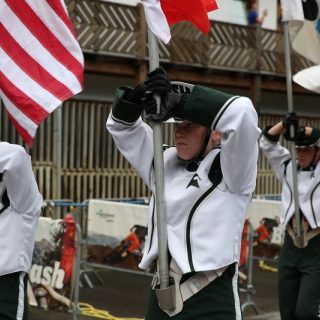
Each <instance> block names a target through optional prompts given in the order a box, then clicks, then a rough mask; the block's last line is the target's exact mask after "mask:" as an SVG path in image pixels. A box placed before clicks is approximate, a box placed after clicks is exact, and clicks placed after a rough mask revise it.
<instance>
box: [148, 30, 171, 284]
mask: <svg viewBox="0 0 320 320" xmlns="http://www.w3.org/2000/svg"><path fill="white" fill-rule="evenodd" d="M148 44H149V68H150V71H151V70H154V69H155V68H157V67H159V48H158V42H157V39H156V37H155V36H154V34H153V33H152V32H151V31H150V29H149V28H148ZM155 98H156V100H157V105H158V112H159V109H160V97H159V96H156V97H155ZM152 129H153V146H154V170H155V181H156V183H155V188H156V191H155V201H156V211H157V235H158V272H159V280H160V289H166V288H168V287H169V266H168V237H167V214H166V210H165V208H166V206H165V200H164V174H163V172H164V164H163V141H162V126H161V123H153V125H152Z"/></svg>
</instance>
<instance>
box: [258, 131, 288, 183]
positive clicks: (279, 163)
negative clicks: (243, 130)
mask: <svg viewBox="0 0 320 320" xmlns="http://www.w3.org/2000/svg"><path fill="white" fill-rule="evenodd" d="M260 148H261V150H262V152H263V154H264V156H265V157H266V158H267V160H268V163H269V164H270V165H271V167H272V169H273V171H274V173H275V175H276V176H277V178H278V179H279V180H280V181H282V180H283V176H284V170H285V162H286V161H287V160H289V159H290V158H291V155H290V152H289V150H288V149H286V148H285V147H283V146H281V145H280V143H279V142H272V141H269V140H268V138H266V137H265V136H264V135H262V136H261V139H260Z"/></svg>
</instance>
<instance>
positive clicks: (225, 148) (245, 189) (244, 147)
mask: <svg viewBox="0 0 320 320" xmlns="http://www.w3.org/2000/svg"><path fill="white" fill-rule="evenodd" d="M218 117H221V118H220V119H219V120H218V122H217V121H216V120H214V122H215V128H214V129H215V130H218V131H220V132H222V133H223V135H222V139H221V154H220V157H221V170H222V174H223V178H224V181H225V188H227V189H228V190H229V191H230V192H233V193H241V194H251V193H252V192H253V191H254V188H255V185H256V176H257V163H258V153H259V147H258V138H259V136H260V133H261V131H260V129H259V128H258V116H257V113H256V111H255V109H254V107H253V105H252V102H251V100H250V99H248V98H245V97H240V98H237V99H236V100H234V101H233V102H232V103H231V104H230V105H229V106H228V108H226V110H225V111H224V112H223V114H222V115H218Z"/></svg>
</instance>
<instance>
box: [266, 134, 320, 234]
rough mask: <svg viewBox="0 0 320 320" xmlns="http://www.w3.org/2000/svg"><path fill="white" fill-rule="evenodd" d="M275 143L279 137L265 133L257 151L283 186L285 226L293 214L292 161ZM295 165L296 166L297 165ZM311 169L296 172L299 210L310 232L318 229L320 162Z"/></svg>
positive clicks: (319, 220) (282, 217)
mask: <svg viewBox="0 0 320 320" xmlns="http://www.w3.org/2000/svg"><path fill="white" fill-rule="evenodd" d="M278 140H279V136H271V135H269V134H268V133H266V130H265V131H264V132H263V135H262V136H261V139H260V148H261V149H262V151H263V153H264V155H265V156H266V158H267V159H268V162H269V163H270V165H271V167H272V169H273V170H274V172H275V174H276V176H277V178H278V179H279V181H280V182H281V183H282V195H281V200H282V201H281V202H282V203H281V212H280V221H281V223H283V224H284V225H287V223H288V222H289V221H290V219H291V218H292V216H293V215H294V213H295V206H294V199H293V179H292V161H291V154H290V152H289V150H288V149H286V148H285V147H283V146H281V145H280V143H279V142H278ZM289 160H290V161H289ZM294 163H295V165H297V162H294ZM313 169H314V170H311V171H309V170H308V171H301V170H297V181H298V193H299V205H300V209H301V211H302V212H303V215H304V216H305V218H306V219H307V221H308V223H309V225H310V226H311V228H312V229H314V228H318V227H320V163H319V162H318V163H317V165H316V166H315V167H314V168H313Z"/></svg>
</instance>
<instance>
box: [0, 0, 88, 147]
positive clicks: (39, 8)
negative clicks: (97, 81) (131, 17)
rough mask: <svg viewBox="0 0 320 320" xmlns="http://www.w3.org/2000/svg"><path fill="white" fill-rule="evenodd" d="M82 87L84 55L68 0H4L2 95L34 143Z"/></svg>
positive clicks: (0, 48)
mask: <svg viewBox="0 0 320 320" xmlns="http://www.w3.org/2000/svg"><path fill="white" fill-rule="evenodd" d="M82 87H83V54H82V51H81V48H80V46H79V44H78V42H77V39H76V36H75V33H74V30H73V26H72V24H71V22H70V19H69V16H68V13H67V10H66V8H65V5H64V3H63V0H46V1H37V0H24V1H17V0H2V1H1V3H0V95H1V98H2V100H3V102H4V104H5V107H6V109H7V111H8V113H9V117H10V119H11V120H12V122H13V124H14V125H15V127H16V129H17V131H18V132H19V134H20V135H21V136H22V137H23V138H24V140H25V141H26V142H27V143H28V144H29V145H31V144H32V141H33V138H34V136H35V134H36V130H37V127H38V126H39V124H40V123H41V121H43V120H44V119H45V118H46V117H47V116H48V115H49V114H50V113H51V112H52V111H53V110H55V109H56V108H57V107H58V106H59V105H60V104H61V103H62V102H63V101H65V100H67V99H68V98H70V97H72V96H73V95H75V94H77V93H79V92H80V91H81V90H82Z"/></svg>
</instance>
